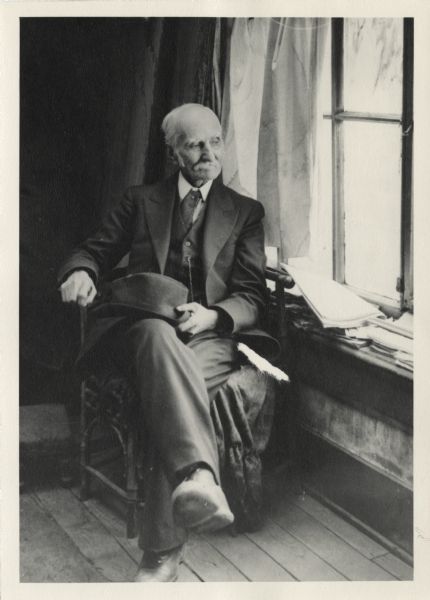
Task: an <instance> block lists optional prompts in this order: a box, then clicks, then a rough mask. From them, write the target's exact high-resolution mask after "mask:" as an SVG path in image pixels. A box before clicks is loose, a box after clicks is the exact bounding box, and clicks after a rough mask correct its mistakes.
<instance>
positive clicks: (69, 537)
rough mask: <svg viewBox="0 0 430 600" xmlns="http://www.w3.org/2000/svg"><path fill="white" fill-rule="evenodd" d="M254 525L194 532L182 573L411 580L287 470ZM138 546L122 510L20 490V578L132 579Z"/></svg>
mask: <svg viewBox="0 0 430 600" xmlns="http://www.w3.org/2000/svg"><path fill="white" fill-rule="evenodd" d="M267 489H268V491H269V493H268V498H270V501H269V502H268V506H267V521H266V523H265V526H264V527H263V529H261V530H260V531H258V532H257V533H252V534H247V535H239V536H236V537H233V536H232V535H231V534H230V533H229V532H225V531H224V532H219V533H215V534H210V535H205V536H191V538H190V540H189V542H188V544H187V549H186V554H185V562H184V564H183V565H182V566H181V571H180V578H179V581H184V582H185V581H189V582H192V581H194V582H200V581H339V580H352V581H370V580H373V581H376V580H379V581H387V580H410V579H412V578H413V570H412V568H411V567H410V566H409V565H408V564H406V563H405V562H403V561H402V560H400V559H399V558H397V557H396V556H394V555H393V554H391V553H390V552H389V551H388V550H387V549H386V548H384V547H383V546H381V545H380V544H379V543H377V542H375V541H374V540H373V539H371V538H370V537H368V536H367V535H365V534H364V533H362V532H361V531H359V530H358V529H356V528H355V527H353V526H352V525H351V524H349V523H348V522H346V521H345V520H344V519H342V518H340V517H339V516H337V515H336V514H335V513H333V512H332V511H331V510H329V509H328V508H326V507H325V506H323V505H322V504H320V503H319V502H317V501H316V500H314V499H313V498H311V497H310V496H303V495H302V494H301V493H300V492H299V488H298V486H297V485H295V484H293V483H292V481H291V480H290V479H289V477H288V474H285V473H283V472H281V473H280V474H276V473H275V474H272V476H271V479H270V480H269V481H268V483H267ZM140 556H141V551H140V550H139V548H138V547H137V541H136V539H132V540H128V539H127V538H126V536H125V526H124V522H123V520H122V518H121V517H120V516H119V515H118V513H117V512H115V511H114V510H113V509H112V508H109V507H108V506H107V504H106V502H102V500H101V499H100V498H91V499H90V500H88V501H86V502H81V501H80V500H79V495H78V491H77V490H75V489H64V488H61V487H57V488H46V489H39V490H34V491H32V492H28V493H23V494H22V495H21V581H22V582H50V581H52V582H104V581H116V582H120V581H132V580H133V576H134V574H135V572H136V567H137V563H138V561H139V559H140Z"/></svg>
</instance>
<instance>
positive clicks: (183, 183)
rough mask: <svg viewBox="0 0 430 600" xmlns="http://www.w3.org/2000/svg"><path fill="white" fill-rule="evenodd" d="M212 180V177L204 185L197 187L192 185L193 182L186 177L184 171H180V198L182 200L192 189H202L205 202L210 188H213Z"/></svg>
mask: <svg viewBox="0 0 430 600" xmlns="http://www.w3.org/2000/svg"><path fill="white" fill-rule="evenodd" d="M212 182H213V179H210V180H209V181H207V182H206V183H204V184H203V185H202V187H199V188H196V187H194V186H192V185H191V183H189V182H188V181H187V180H186V179H185V177H184V176H183V175H182V172H181V171H179V178H178V192H179V198H180V199H181V200H183V199H184V198H185V196H186V195H187V194H188V192H189V191H190V190H200V193H201V195H202V198H203V202H205V201H206V198H207V197H208V194H209V190H210V189H211V186H212Z"/></svg>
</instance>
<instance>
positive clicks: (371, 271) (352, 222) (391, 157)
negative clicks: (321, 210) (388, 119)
mask: <svg viewBox="0 0 430 600" xmlns="http://www.w3.org/2000/svg"><path fill="white" fill-rule="evenodd" d="M343 127H344V134H345V135H344V142H345V164H344V173H345V179H344V185H345V188H344V202H345V280H346V283H348V284H350V285H353V286H356V287H358V288H360V289H363V290H367V291H370V292H375V293H377V294H381V295H383V296H387V297H389V298H392V299H395V300H399V299H400V296H399V294H398V292H396V283H397V277H399V276H400V217H401V211H400V201H401V193H400V190H401V186H400V181H401V180H400V177H401V156H400V150H401V131H400V126H399V125H390V124H385V123H384V124H381V123H364V122H346V123H344V125H343Z"/></svg>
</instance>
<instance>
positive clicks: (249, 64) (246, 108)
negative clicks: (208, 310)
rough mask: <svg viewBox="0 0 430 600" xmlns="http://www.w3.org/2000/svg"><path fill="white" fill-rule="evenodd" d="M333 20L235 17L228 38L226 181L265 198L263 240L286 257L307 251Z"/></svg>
mask: <svg viewBox="0 0 430 600" xmlns="http://www.w3.org/2000/svg"><path fill="white" fill-rule="evenodd" d="M328 26H329V20H328V19H317V18H312V19H311V18H288V19H287V18H283V19H236V20H235V24H234V27H233V31H232V35H231V40H230V64H229V68H228V69H227V76H226V79H225V91H224V101H223V118H222V121H223V125H224V130H225V137H226V160H225V167H224V175H223V176H224V182H225V183H226V184H227V185H230V186H231V187H233V188H234V189H236V190H237V191H240V192H241V193H246V194H248V195H250V196H252V197H258V199H259V200H260V201H261V202H262V203H263V205H264V207H265V210H266V222H265V229H266V243H267V245H271V246H277V247H279V248H280V255H281V257H282V259H284V260H286V259H287V258H290V257H299V256H305V255H306V254H307V253H308V251H309V242H310V214H311V207H312V202H313V200H314V197H315V191H316V187H315V182H316V168H317V161H316V156H317V154H316V143H317V107H318V92H319V84H320V74H321V67H322V57H323V47H324V43H325V40H326V34H327V31H328Z"/></svg>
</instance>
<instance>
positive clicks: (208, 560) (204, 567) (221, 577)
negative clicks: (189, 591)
mask: <svg viewBox="0 0 430 600" xmlns="http://www.w3.org/2000/svg"><path fill="white" fill-rule="evenodd" d="M185 560H186V563H187V564H188V565H189V566H190V567H191V568H192V569H193V571H195V572H196V573H197V574H198V575H199V577H200V578H201V579H202V580H203V581H248V579H247V578H246V577H245V575H244V574H243V573H241V571H240V570H239V569H237V568H236V566H235V565H234V564H232V563H231V562H230V561H229V560H227V559H226V558H225V557H224V556H223V555H222V554H221V553H220V552H219V551H218V550H217V549H216V548H214V546H212V545H211V544H210V543H209V542H207V541H206V540H205V539H203V538H202V537H201V536H197V535H193V536H191V537H190V539H189V540H188V542H187V545H186V553H185Z"/></svg>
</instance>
